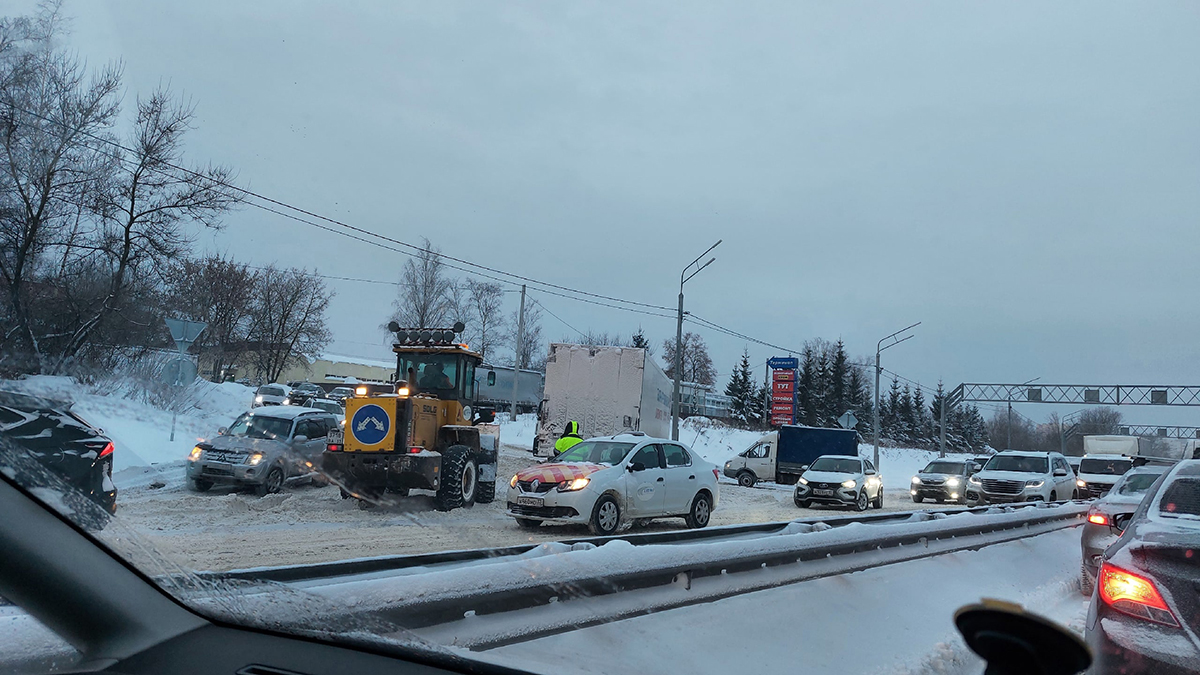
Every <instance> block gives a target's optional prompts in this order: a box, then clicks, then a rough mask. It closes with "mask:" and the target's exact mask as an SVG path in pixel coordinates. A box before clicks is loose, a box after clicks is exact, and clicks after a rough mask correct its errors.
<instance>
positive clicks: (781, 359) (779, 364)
mask: <svg viewBox="0 0 1200 675" xmlns="http://www.w3.org/2000/svg"><path fill="white" fill-rule="evenodd" d="M767 366H768V367H770V368H774V369H775V370H785V369H790V370H795V369H797V368H799V367H800V359H799V358H797V357H795V356H772V357H771V358H769V359H767Z"/></svg>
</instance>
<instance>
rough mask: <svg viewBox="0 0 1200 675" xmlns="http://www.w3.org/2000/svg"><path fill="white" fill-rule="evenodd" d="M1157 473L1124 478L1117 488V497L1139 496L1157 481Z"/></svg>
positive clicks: (1137, 474) (1138, 474)
mask: <svg viewBox="0 0 1200 675" xmlns="http://www.w3.org/2000/svg"><path fill="white" fill-rule="evenodd" d="M1158 476H1159V474H1157V473H1136V474H1134V475H1132V476H1126V477H1125V480H1124V481H1122V482H1121V486H1120V487H1118V488H1117V494H1119V495H1140V494H1142V493H1143V492H1145V491H1146V490H1149V489H1150V486H1151V485H1154V481H1156V480H1158Z"/></svg>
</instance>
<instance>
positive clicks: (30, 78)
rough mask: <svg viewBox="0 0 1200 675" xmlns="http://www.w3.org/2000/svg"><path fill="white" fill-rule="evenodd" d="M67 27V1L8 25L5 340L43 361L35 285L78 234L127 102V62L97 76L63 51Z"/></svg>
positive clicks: (0, 248) (1, 338)
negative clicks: (34, 314) (63, 15)
mask: <svg viewBox="0 0 1200 675" xmlns="http://www.w3.org/2000/svg"><path fill="white" fill-rule="evenodd" d="M60 24H61V19H60V16H59V7H58V3H48V4H44V5H42V6H41V8H40V9H39V12H38V14H37V15H36V16H35V17H32V18H25V19H21V20H5V21H4V22H0V83H3V87H0V153H2V156H0V176H2V177H0V281H2V282H3V285H4V291H5V296H6V298H5V299H6V303H5V305H6V306H5V310H6V311H5V316H4V317H3V320H4V325H3V326H2V328H3V333H2V334H0V343H4V344H11V348H12V349H16V350H20V351H24V352H26V353H27V354H29V355H31V356H32V357H35V358H36V357H38V356H40V354H41V348H40V346H39V342H38V338H37V336H36V335H35V327H34V325H33V321H32V319H31V316H30V303H29V300H30V295H29V294H30V289H29V284H30V282H31V280H32V279H33V277H34V275H35V274H36V273H37V272H38V270H39V269H40V268H41V267H42V266H44V264H45V262H46V260H45V258H46V255H47V254H48V252H49V251H50V250H51V249H52V248H54V247H56V246H59V247H62V246H64V245H70V243H71V242H70V240H69V239H70V237H71V233H72V231H74V232H75V233H78V228H77V227H75V228H73V226H78V225H79V221H78V219H77V216H78V215H79V213H80V209H81V205H82V204H84V203H86V202H87V201H88V200H89V199H90V198H91V196H92V194H93V192H94V189H95V187H96V183H97V179H98V178H101V177H103V173H104V172H105V170H106V167H108V164H109V163H108V161H107V158H105V157H104V154H103V153H101V152H100V151H99V150H98V149H97V146H98V144H99V142H98V141H97V140H96V139H102V138H107V133H108V130H109V129H110V128H111V126H112V124H113V122H114V120H115V119H116V116H117V113H118V110H119V104H120V100H119V90H120V86H121V68H120V66H119V65H117V64H112V65H109V66H107V67H104V68H102V69H100V70H99V71H97V72H96V73H94V74H93V75H92V76H90V77H89V76H88V75H87V74H86V72H85V66H84V64H83V63H82V62H81V61H80V60H79V58H78V57H76V56H74V55H72V54H68V53H66V52H64V51H62V50H57V49H55V48H54V41H55V39H56V38H57V37H58V36H59V35H60V34H61V29H60Z"/></svg>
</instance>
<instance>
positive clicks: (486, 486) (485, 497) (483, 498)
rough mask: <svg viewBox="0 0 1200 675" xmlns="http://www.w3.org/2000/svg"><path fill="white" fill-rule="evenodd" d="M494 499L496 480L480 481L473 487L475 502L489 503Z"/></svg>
mask: <svg viewBox="0 0 1200 675" xmlns="http://www.w3.org/2000/svg"><path fill="white" fill-rule="evenodd" d="M495 499H496V481H494V480H493V481H486V482H481V483H480V484H479V486H478V487H476V488H475V503H476V504H491V503H492V502H493V501H494V500H495Z"/></svg>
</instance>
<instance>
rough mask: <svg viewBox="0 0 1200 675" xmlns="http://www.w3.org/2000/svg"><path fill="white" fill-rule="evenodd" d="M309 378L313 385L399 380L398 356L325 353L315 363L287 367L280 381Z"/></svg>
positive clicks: (280, 376) (378, 382) (307, 379)
mask: <svg viewBox="0 0 1200 675" xmlns="http://www.w3.org/2000/svg"><path fill="white" fill-rule="evenodd" d="M298 380H306V381H308V382H312V383H314V384H333V385H336V384H345V383H346V382H369V383H376V384H382V383H388V382H395V381H396V359H395V358H394V357H393V358H391V359H372V358H366V357H361V356H347V355H344V354H322V355H321V358H319V359H316V360H314V361H312V362H302V363H300V364H297V365H293V366H290V367H288V368H287V369H285V370H284V371H283V373H281V374H280V375H279V381H280V382H294V381H298Z"/></svg>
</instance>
